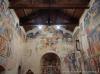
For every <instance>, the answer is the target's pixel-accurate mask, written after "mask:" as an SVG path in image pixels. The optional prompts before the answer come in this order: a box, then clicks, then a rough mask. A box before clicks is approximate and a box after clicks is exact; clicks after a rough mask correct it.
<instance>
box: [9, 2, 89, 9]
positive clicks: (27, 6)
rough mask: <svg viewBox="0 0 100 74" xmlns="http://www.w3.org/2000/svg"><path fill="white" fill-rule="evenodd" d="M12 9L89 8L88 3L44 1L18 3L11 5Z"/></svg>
mask: <svg viewBox="0 0 100 74" xmlns="http://www.w3.org/2000/svg"><path fill="white" fill-rule="evenodd" d="M9 8H11V9H48V8H61V9H88V8H89V6H88V5H87V4H51V5H49V4H43V3H38V4H37V3H33V4H18V5H10V6H9Z"/></svg>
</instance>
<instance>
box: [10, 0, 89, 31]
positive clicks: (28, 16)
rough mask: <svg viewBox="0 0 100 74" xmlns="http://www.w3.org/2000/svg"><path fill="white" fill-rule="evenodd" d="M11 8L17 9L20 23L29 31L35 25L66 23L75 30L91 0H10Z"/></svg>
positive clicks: (70, 28) (67, 27) (69, 28)
mask: <svg viewBox="0 0 100 74" xmlns="http://www.w3.org/2000/svg"><path fill="white" fill-rule="evenodd" d="M9 1H10V6H9V8H13V9H15V12H16V14H17V15H18V17H19V19H20V24H21V25H22V26H24V28H25V30H26V31H28V30H30V29H32V28H33V25H38V24H45V25H54V24H61V25H66V29H68V30H70V31H73V30H74V28H75V26H76V25H78V22H79V19H80V17H81V15H82V13H83V12H84V10H85V9H87V8H88V3H89V0H9Z"/></svg>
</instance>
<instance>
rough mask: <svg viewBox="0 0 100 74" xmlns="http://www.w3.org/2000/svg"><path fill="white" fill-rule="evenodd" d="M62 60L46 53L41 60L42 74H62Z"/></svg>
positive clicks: (53, 54)
mask: <svg viewBox="0 0 100 74" xmlns="http://www.w3.org/2000/svg"><path fill="white" fill-rule="evenodd" d="M60 63H61V62H60V58H59V56H57V55H56V54H55V53H46V54H45V55H43V57H42V59H41V74H61V71H60V70H61V64H60Z"/></svg>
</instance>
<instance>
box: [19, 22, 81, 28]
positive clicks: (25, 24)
mask: <svg viewBox="0 0 100 74" xmlns="http://www.w3.org/2000/svg"><path fill="white" fill-rule="evenodd" d="M78 24H79V23H78V22H76V23H75V22H71V23H60V24H56V23H44V24H42V25H68V26H73V27H74V26H76V25H78ZM34 25H39V24H36V23H24V24H21V26H34Z"/></svg>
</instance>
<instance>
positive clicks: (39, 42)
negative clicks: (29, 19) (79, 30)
mask: <svg viewBox="0 0 100 74" xmlns="http://www.w3.org/2000/svg"><path fill="white" fill-rule="evenodd" d="M36 29H38V28H36ZM26 48H27V49H25V51H24V53H25V54H24V57H23V67H24V68H23V74H25V73H26V71H28V69H31V70H32V71H33V72H34V73H35V74H40V73H41V65H40V64H41V62H40V60H41V58H42V56H43V55H44V54H46V53H54V54H56V55H58V56H59V58H60V61H61V72H62V73H64V72H69V69H68V62H66V61H67V58H66V56H67V55H68V52H71V51H73V49H74V47H73V42H72V35H71V34H69V33H67V32H66V33H64V32H63V31H62V30H56V29H55V28H54V26H44V28H43V29H42V30H37V32H34V29H33V31H30V32H28V33H27V43H26ZM26 58H27V59H26ZM24 61H26V62H24ZM33 63H35V64H33Z"/></svg>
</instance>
